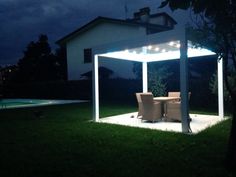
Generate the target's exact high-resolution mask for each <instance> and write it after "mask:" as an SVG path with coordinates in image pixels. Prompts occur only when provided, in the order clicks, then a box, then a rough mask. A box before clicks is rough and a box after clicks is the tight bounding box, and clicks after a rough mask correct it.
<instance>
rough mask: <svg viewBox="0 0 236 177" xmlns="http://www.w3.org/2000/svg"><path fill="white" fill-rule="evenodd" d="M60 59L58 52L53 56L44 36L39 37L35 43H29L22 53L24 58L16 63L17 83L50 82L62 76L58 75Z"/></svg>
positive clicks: (60, 65) (61, 63)
mask: <svg viewBox="0 0 236 177" xmlns="http://www.w3.org/2000/svg"><path fill="white" fill-rule="evenodd" d="M62 65H63V62H62V57H61V55H60V52H59V51H58V53H57V55H54V54H53V53H52V51H51V48H50V45H49V43H48V37H47V36H46V35H43V34H42V35H40V36H39V39H38V41H37V42H34V41H32V42H30V43H29V44H28V46H27V48H26V50H25V51H24V57H23V58H21V59H20V60H19V62H18V66H19V73H18V79H17V80H18V81H21V82H34V81H51V80H58V79H61V78H62V77H64V76H61V74H60V68H61V67H62Z"/></svg>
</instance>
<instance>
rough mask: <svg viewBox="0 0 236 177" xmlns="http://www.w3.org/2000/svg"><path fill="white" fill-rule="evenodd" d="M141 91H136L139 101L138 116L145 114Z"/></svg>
mask: <svg viewBox="0 0 236 177" xmlns="http://www.w3.org/2000/svg"><path fill="white" fill-rule="evenodd" d="M140 94H141V93H136V98H137V102H138V115H137V118H139V117H140V116H142V115H143V103H142V100H141V97H140Z"/></svg>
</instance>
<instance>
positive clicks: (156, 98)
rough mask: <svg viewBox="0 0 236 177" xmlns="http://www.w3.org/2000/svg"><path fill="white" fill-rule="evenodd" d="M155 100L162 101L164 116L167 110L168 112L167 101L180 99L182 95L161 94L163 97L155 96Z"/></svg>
mask: <svg viewBox="0 0 236 177" xmlns="http://www.w3.org/2000/svg"><path fill="white" fill-rule="evenodd" d="M153 100H154V101H158V102H160V103H161V105H162V113H163V114H162V115H163V117H165V112H166V107H165V105H166V102H168V101H179V100H180V97H168V96H161V97H154V98H153Z"/></svg>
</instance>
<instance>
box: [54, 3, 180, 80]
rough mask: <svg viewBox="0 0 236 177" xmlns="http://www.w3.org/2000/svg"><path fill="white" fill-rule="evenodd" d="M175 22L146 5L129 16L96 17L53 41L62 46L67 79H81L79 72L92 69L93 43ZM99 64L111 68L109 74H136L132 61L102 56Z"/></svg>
mask: <svg viewBox="0 0 236 177" xmlns="http://www.w3.org/2000/svg"><path fill="white" fill-rule="evenodd" d="M176 24H177V23H176V21H175V20H174V19H173V18H171V17H170V16H169V15H168V14H166V13H156V14H150V9H149V8H148V7H146V8H142V9H140V10H139V12H135V13H134V16H133V18H132V19H125V20H120V19H113V18H107V17H97V18H96V19H94V20H92V21H91V22H89V23H87V24H86V25H84V26H82V27H81V28H79V29H77V30H75V31H74V32H72V33H70V34H68V35H66V36H65V37H63V38H61V39H60V40H58V41H57V44H59V45H61V46H65V47H66V51H67V67H68V68H67V71H68V80H80V79H84V78H83V77H82V75H83V74H84V73H86V72H89V71H91V70H92V63H91V62H92V52H93V51H92V48H93V47H95V46H101V45H106V44H110V43H113V42H119V41H124V40H129V39H134V38H140V37H144V36H146V35H149V34H153V33H158V32H161V31H166V30H171V29H173V28H174V26H175V25H176ZM99 64H100V66H102V67H105V68H108V69H110V70H112V71H113V77H120V78H127V79H132V78H135V77H136V76H135V74H134V73H133V70H132V68H133V62H132V61H122V62H121V61H119V62H118V61H117V62H116V60H108V59H106V58H104V59H102V60H101V62H100V63H99ZM120 71H122V72H120Z"/></svg>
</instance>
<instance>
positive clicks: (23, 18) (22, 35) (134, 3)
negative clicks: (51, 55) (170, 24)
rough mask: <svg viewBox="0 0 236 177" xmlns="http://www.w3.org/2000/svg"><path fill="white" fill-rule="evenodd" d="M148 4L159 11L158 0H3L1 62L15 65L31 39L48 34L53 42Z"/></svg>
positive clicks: (0, 3) (130, 12) (52, 43)
mask: <svg viewBox="0 0 236 177" xmlns="http://www.w3.org/2000/svg"><path fill="white" fill-rule="evenodd" d="M125 3H127V7H128V12H127V16H128V17H132V14H133V12H134V11H137V10H138V9H139V8H142V7H145V6H149V7H151V10H152V12H155V11H157V7H158V5H159V4H160V1H159V0H99V1H97V0H50V1H48V0H1V1H0V23H1V24H0V41H1V43H0V53H1V55H0V65H5V64H15V63H17V61H18V59H19V58H20V57H22V55H23V50H24V49H25V48H26V46H27V44H28V43H29V42H30V41H35V40H37V38H38V36H39V35H40V34H47V35H48V37H49V40H50V44H51V45H52V46H53V48H55V44H54V43H55V41H56V40H58V39H59V38H61V37H63V36H64V35H66V34H67V33H69V32H71V31H73V30H75V29H77V28H78V27H80V26H81V25H83V24H85V23H87V22H88V21H90V20H92V19H93V18H95V17H97V16H107V17H113V18H125V16H126V15H125V8H124V6H125Z"/></svg>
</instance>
